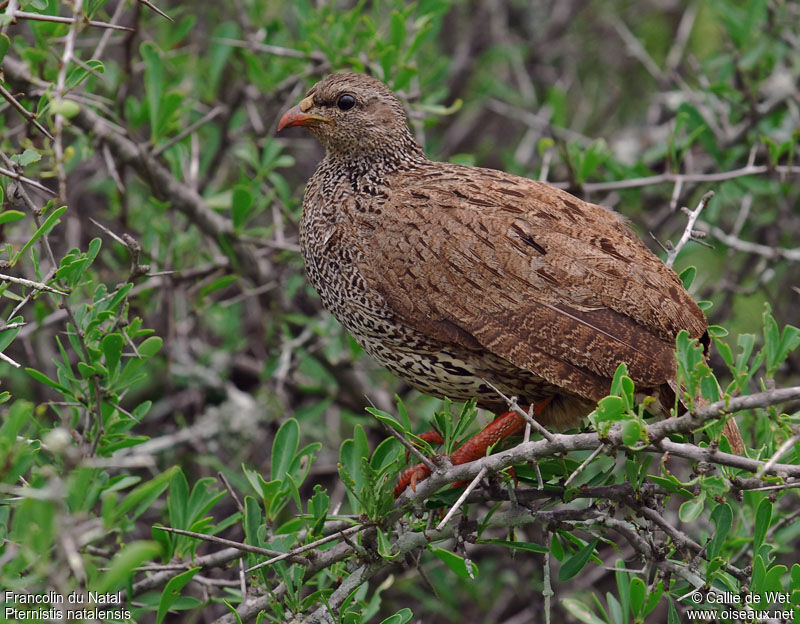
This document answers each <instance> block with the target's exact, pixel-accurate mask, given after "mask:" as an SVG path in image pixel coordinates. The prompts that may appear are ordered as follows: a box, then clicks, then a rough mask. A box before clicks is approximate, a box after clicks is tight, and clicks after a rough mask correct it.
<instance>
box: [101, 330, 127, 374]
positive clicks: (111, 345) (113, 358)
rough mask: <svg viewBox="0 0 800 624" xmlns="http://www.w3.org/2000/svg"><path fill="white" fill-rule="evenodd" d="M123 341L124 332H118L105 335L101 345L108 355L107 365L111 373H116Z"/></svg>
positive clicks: (106, 355)
mask: <svg viewBox="0 0 800 624" xmlns="http://www.w3.org/2000/svg"><path fill="white" fill-rule="evenodd" d="M123 342H124V340H123V338H122V334H120V333H118V332H116V333H113V334H108V335H107V336H104V337H103V341H102V343H101V347H102V349H103V354H104V355H105V357H106V366H107V367H108V371H109V374H111V375H113V374H115V373H116V371H117V369H118V367H119V360H120V357H122V345H123Z"/></svg>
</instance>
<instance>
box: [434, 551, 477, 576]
mask: <svg viewBox="0 0 800 624" xmlns="http://www.w3.org/2000/svg"><path fill="white" fill-rule="evenodd" d="M428 550H430V551H431V552H432V553H433V554H434V555H435V556H436V557H438V558H439V559H441V560H442V561H443V562H444V563H445V565H447V567H448V568H450V569H451V570H452V571H453V572H455V573H456V575H457V576H459V577H460V578H463V579H472V580H473V581H474V580H475V579H476V578H477V576H478V566H477V565H475V563H474V562H472V561H470V560H468V559H464V557H462V556H460V555H457V554H456V553H454V552H450V551H449V550H445V549H444V548H437V547H436V546H428Z"/></svg>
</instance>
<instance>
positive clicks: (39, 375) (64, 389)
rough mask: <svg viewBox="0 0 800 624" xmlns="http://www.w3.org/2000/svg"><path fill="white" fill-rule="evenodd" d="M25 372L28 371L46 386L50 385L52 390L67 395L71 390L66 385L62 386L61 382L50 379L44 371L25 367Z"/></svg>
mask: <svg viewBox="0 0 800 624" xmlns="http://www.w3.org/2000/svg"><path fill="white" fill-rule="evenodd" d="M25 372H26V373H28V374H29V375H30V376H31V377H33V378H34V379H35V380H36V381H38V382H39V383H43V384H44V385H46V386H50V387H51V388H53V389H54V390H58V391H59V392H60V393H61V394H64V395H69V394H72V391H71V390H70V389H69V388H67V387H66V386H62V385H61V384H58V383H56V382H55V381H53V380H52V379H50V378H49V377H48V376H47V375H45V374H44V373H40V372H39V371H37V370H36V369H35V368H26V369H25Z"/></svg>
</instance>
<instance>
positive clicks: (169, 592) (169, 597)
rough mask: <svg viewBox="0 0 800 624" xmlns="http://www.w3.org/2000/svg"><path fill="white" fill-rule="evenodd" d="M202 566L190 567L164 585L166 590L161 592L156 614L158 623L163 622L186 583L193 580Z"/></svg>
mask: <svg viewBox="0 0 800 624" xmlns="http://www.w3.org/2000/svg"><path fill="white" fill-rule="evenodd" d="M200 570H201V568H200V567H199V566H198V567H196V568H190V569H188V570H186V572H181V573H180V574H178V575H177V576H173V577H172V578H171V579H170V580H169V581H168V582H167V584H166V585H165V586H164V591H162V592H161V600H159V602H158V613H157V614H156V623H157V624H161V622H163V621H164V618H165V617H167V613H168V612H169V608H170V607H171V606H172V605H173V604H174V602H175V601H176V600H177V599H178V598H179V597H180V595H181V590H182V589H183V588H184V587H185V586H186V584H187V583H188V582H189V581H191V580H192V578H193V577H194V575H195V574H197V573H198V572H199V571H200Z"/></svg>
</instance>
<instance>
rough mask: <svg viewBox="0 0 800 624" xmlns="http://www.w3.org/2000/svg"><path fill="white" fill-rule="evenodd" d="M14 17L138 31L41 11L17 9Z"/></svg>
mask: <svg viewBox="0 0 800 624" xmlns="http://www.w3.org/2000/svg"><path fill="white" fill-rule="evenodd" d="M12 18H13V19H28V20H33V21H36V22H54V23H56V24H88V25H89V26H95V27H97V28H110V29H111V30H125V31H127V32H136V31H135V29H133V28H128V27H127V26H119V25H117V24H108V23H106V22H98V21H95V20H85V19H77V18H75V17H60V16H58V15H42V14H40V13H28V12H27V11H15V12H14V13H13V14H12Z"/></svg>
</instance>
